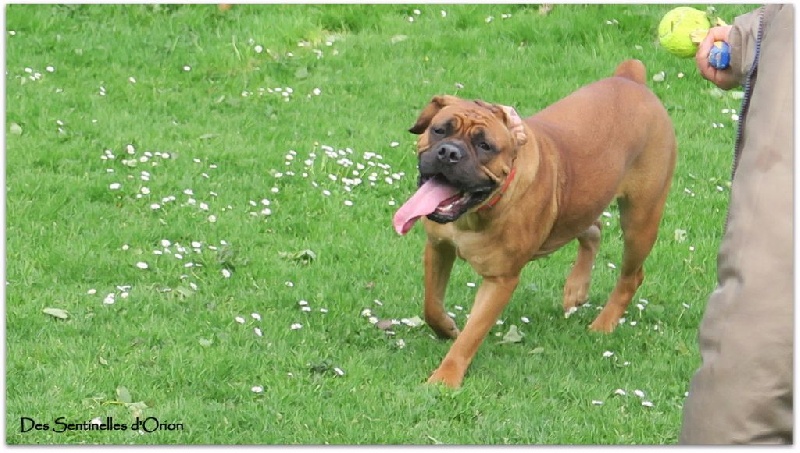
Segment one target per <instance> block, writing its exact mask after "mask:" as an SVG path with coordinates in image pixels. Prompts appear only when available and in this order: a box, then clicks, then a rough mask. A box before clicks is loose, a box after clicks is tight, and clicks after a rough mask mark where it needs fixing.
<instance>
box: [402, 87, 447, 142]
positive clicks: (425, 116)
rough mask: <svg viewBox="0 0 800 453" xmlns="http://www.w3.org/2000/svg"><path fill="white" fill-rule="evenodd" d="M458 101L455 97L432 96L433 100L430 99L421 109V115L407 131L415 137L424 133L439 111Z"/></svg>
mask: <svg viewBox="0 0 800 453" xmlns="http://www.w3.org/2000/svg"><path fill="white" fill-rule="evenodd" d="M458 100H459V99H458V98H457V97H455V96H450V95H444V96H434V97H433V99H431V102H429V103H428V105H426V106H425V108H424V109H422V113H420V114H419V118H417V122H416V123H414V125H413V126H411V128H409V129H408V131H409V132H411V133H412V134H417V135H419V134H421V133H423V132H425V129H427V128H428V126H430V124H431V120H432V119H433V117H434V116H436V114H437V113H438V112H439V110H441V109H443V108H444V107H445V106H447V105H450V104H454V103H456V102H458Z"/></svg>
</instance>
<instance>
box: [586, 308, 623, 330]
mask: <svg viewBox="0 0 800 453" xmlns="http://www.w3.org/2000/svg"><path fill="white" fill-rule="evenodd" d="M606 318H608V317H607V316H606V317H604V316H603V315H602V313H601V315H600V316H598V317H597V319H595V320H594V321H593V322H592V324H591V325H589V330H591V331H593V332H600V333H611V332H613V331H614V329H616V328H617V320H616V319H606Z"/></svg>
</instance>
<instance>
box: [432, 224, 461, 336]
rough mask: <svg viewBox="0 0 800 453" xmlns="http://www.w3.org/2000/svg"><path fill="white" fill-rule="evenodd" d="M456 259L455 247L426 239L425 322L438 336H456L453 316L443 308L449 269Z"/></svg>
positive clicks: (456, 328) (456, 330)
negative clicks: (448, 314)
mask: <svg viewBox="0 0 800 453" xmlns="http://www.w3.org/2000/svg"><path fill="white" fill-rule="evenodd" d="M455 259H456V249H455V246H453V245H452V244H450V243H447V242H444V241H436V242H434V240H432V239H428V242H427V243H426V244H425V257H424V261H425V322H426V323H427V324H428V325H429V326H430V327H431V329H433V331H434V332H436V335H438V336H439V337H440V338H455V337H457V336H458V327H456V323H455V321H453V318H451V317H449V316H447V311H446V310H445V309H444V295H445V293H446V292H447V282H448V281H449V280H450V271H451V270H453V262H454V261H455Z"/></svg>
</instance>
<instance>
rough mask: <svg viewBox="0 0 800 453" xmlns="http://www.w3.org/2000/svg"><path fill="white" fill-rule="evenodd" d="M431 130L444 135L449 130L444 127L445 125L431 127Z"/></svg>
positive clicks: (435, 133)
mask: <svg viewBox="0 0 800 453" xmlns="http://www.w3.org/2000/svg"><path fill="white" fill-rule="evenodd" d="M431 132H433V134H434V135H444V134H445V133H446V132H447V130H446V129H445V128H444V126H433V127H432V128H431Z"/></svg>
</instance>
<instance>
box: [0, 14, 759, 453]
mask: <svg viewBox="0 0 800 453" xmlns="http://www.w3.org/2000/svg"><path fill="white" fill-rule="evenodd" d="M670 7H671V6H663V5H662V6H659V5H648V6H638V5H615V6H604V5H592V6H581V5H568V6H566V5H565V6H562V5H558V6H556V7H555V8H554V9H553V10H552V12H551V13H550V14H549V15H546V16H544V15H540V14H539V13H538V7H537V6H535V5H529V6H516V5H445V6H437V5H422V6H416V7H415V6H413V5H381V6H369V5H368V6H359V5H309V6H296V5H292V6H285V5H264V6H257V5H240V6H235V7H234V8H233V9H231V10H230V11H228V12H226V13H222V12H219V11H218V10H217V8H216V7H215V6H214V5H199V6H188V5H183V6H154V5H135V6H114V5H105V6H103V5H92V6H78V5H70V6H52V5H10V6H8V7H7V9H6V26H7V36H6V71H7V75H6V178H7V179H6V215H7V217H6V219H7V220H6V247H7V248H6V260H7V261H6V262H7V267H6V279H7V286H6V288H5V289H6V322H5V327H6V442H7V443H9V444H51V443H57V444H61V443H67V444H79V443H86V444H95V443H99V444H105V443H113V444H183V443H189V444H322V443H331V444H383V443H389V444H431V443H445V444H663V443H674V442H675V441H676V439H677V435H678V430H679V426H680V417H681V406H682V403H683V399H684V393H685V392H686V391H687V389H688V382H689V379H690V377H691V375H692V373H693V371H694V369H695V368H696V367H697V365H698V363H699V357H698V353H697V348H696V332H697V326H698V324H699V321H700V319H701V316H702V313H703V308H704V304H705V300H706V297H707V295H708V294H709V292H710V291H711V290H712V289H713V286H714V282H715V263H716V261H715V259H716V250H717V247H718V244H719V240H720V236H721V231H722V227H723V222H724V216H725V210H726V206H727V200H728V196H729V189H728V184H729V179H730V163H731V155H732V147H733V139H734V135H735V126H736V125H735V123H734V122H733V121H732V120H731V114H730V113H722V110H723V109H738V108H739V101H738V100H736V99H734V98H732V97H731V96H729V95H728V94H725V95H721V94H720V93H718V92H714V91H713V90H711V85H710V84H708V83H707V82H705V81H704V80H702V79H701V78H700V77H699V76H698V75H697V72H696V70H695V68H694V66H693V61H692V60H679V59H676V58H674V57H671V56H670V55H668V54H666V53H665V52H664V51H663V50H661V49H660V48H659V47H658V45H657V43H656V39H655V29H656V25H657V23H658V20H659V18H660V17H661V15H663V14H664V13H665V12H666V11H667V10H668V9H670ZM416 8H418V9H419V11H420V14H415V13H414V9H416ZM749 9H750V7H748V6H744V5H720V6H719V7H718V11H719V13H720V15H721V16H722V17H724V18H726V19H728V20H729V21H730V20H732V19H733V17H735V16H736V15H738V14H740V13H742V12H745V11H748V10H749ZM442 10H445V11H446V13H447V14H446V17H443V15H442V13H441V11H442ZM504 14H510V15H511V16H510V17H504V16H503V15H504ZM489 16H491V17H493V20H492V21H487V17H489ZM409 18H414V20H413V22H412V21H410V20H409ZM12 31H13V33H12ZM299 42H303V43H306V44H305V45H304V46H299V45H298V43H299ZM257 46H260V47H257ZM258 50H261V52H258ZM290 53H291V54H290ZM290 55H291V56H290ZM631 57H634V58H639V59H641V60H642V61H644V63H645V65H646V66H647V67H648V70H649V75H650V76H652V75H653V74H656V73H658V72H660V71H663V72H664V74H665V80H664V81H663V82H654V81H652V80H651V81H650V82H649V83H648V84H649V86H650V87H651V88H652V89H653V90H654V92H655V93H656V94H657V95H658V96H659V97H660V98H661V99H662V101H663V102H664V104H665V105H666V106H667V108H668V109H669V110H670V112H671V115H672V118H673V121H674V123H675V127H676V131H677V134H678V141H679V152H680V157H679V162H678V169H677V173H676V176H675V179H674V183H673V186H672V192H671V194H670V197H669V199H668V202H667V208H666V212H665V215H664V219H663V222H662V227H661V230H660V233H659V240H658V242H657V244H656V246H655V249H654V250H653V252H652V254H651V256H650V257H649V259H648V261H647V263H646V271H647V278H646V280H645V283H644V285H643V286H642V287H641V289H640V290H639V292H638V293H637V296H636V301H638V300H639V299H640V298H641V299H645V300H646V301H648V303H644V302H641V306H642V307H643V308H644V309H643V310H640V309H639V308H637V307H636V306H635V304H634V305H632V306H631V307H630V309H629V310H628V313H627V315H626V319H627V322H626V323H625V324H624V325H622V326H621V327H620V328H619V329H617V331H616V332H615V333H614V334H612V335H596V334H591V333H589V332H588V331H587V329H586V327H587V325H588V324H589V323H590V322H591V320H592V319H593V317H594V315H595V313H596V310H597V308H598V307H599V306H600V305H602V303H604V302H605V297H606V296H607V295H608V293H609V292H610V291H611V289H612V287H613V285H614V282H615V278H616V276H617V271H616V270H614V269H612V268H611V267H610V266H608V263H618V262H619V257H620V253H621V241H620V234H619V227H618V223H617V215H616V209H615V208H614V207H611V208H609V213H610V214H611V217H612V218H608V219H606V220H608V222H609V226H608V227H606V228H605V230H604V239H603V245H602V247H601V251H600V254H599V255H598V260H597V264H596V269H595V273H594V282H593V287H592V289H591V295H590V297H591V301H590V302H591V305H592V306H590V307H587V308H583V309H581V310H579V311H578V312H577V313H576V314H575V315H573V316H572V317H571V318H569V319H564V317H563V314H562V310H561V288H562V285H563V281H564V277H565V276H566V274H567V271H568V269H569V266H570V264H571V262H572V259H573V257H574V253H575V245H574V244H572V245H569V246H567V247H565V248H564V249H563V250H561V251H559V252H557V253H555V254H554V255H552V256H551V257H549V258H546V259H543V260H540V261H537V262H534V263H532V264H530V265H529V266H528V267H527V268H526V269H525V271H524V273H523V276H522V283H521V284H520V287H519V288H518V290H517V291H516V293H515V294H514V297H513V299H512V302H511V304H510V305H509V307H508V308H507V309H506V311H505V312H504V314H503V316H502V320H503V321H504V324H503V325H499V326H497V327H496V328H495V329H493V331H492V332H491V333H490V336H489V337H488V338H487V340H486V342H485V343H484V345H483V346H482V348H481V349H480V351H479V352H478V355H477V357H476V359H475V361H474V362H473V364H472V366H471V368H470V370H469V372H468V374H467V377H466V380H465V385H464V387H463V388H462V389H460V390H457V391H450V390H445V389H442V388H439V387H431V386H427V385H424V384H423V383H424V381H425V379H426V378H427V376H428V375H429V373H430V372H431V371H432V370H433V369H435V367H436V366H437V365H438V363H439V361H440V360H441V359H442V357H443V356H444V354H445V352H446V351H447V349H448V347H449V346H450V343H449V342H444V341H439V340H435V339H433V338H432V336H431V333H430V331H429V329H428V328H427V327H425V326H424V325H423V326H419V327H408V326H405V325H399V326H396V327H395V328H394V329H393V330H394V333H395V335H394V336H389V335H387V334H386V333H385V332H383V331H381V330H379V329H376V328H375V327H374V326H373V325H372V324H371V323H370V322H369V321H368V318H367V317H366V316H363V314H362V312H363V310H364V309H365V308H369V309H370V310H371V311H372V314H373V315H374V316H377V317H379V318H381V319H396V320H400V319H401V318H413V317H415V316H421V311H422V310H421V299H422V267H421V251H422V245H423V242H424V234H423V232H422V229H421V228H419V227H417V228H415V229H414V230H412V232H411V233H410V234H409V235H408V236H406V237H398V236H397V235H396V233H394V231H393V229H392V227H391V216H392V214H393V212H394V210H395V209H396V208H397V207H398V206H399V203H402V201H404V200H405V199H406V198H407V197H408V196H409V195H410V194H411V193H412V191H413V188H414V186H415V182H416V175H415V173H414V169H415V157H414V140H415V136H413V135H411V134H409V133H407V132H406V129H407V128H408V127H409V126H410V125H411V124H412V123H413V122H414V120H415V118H416V116H417V113H418V112H419V109H420V108H421V107H422V106H424V105H425V103H426V102H427V101H428V100H429V99H430V97H431V96H433V95H434V94H443V93H448V94H458V95H460V96H463V97H466V98H481V99H485V100H488V101H491V102H498V103H505V104H510V105H514V106H515V107H516V108H517V110H518V111H519V112H520V114H523V115H529V114H532V113H534V112H536V111H537V110H539V109H541V108H543V107H545V106H547V105H548V104H550V103H552V102H554V101H556V100H558V99H559V98H561V97H563V96H564V95H566V94H568V93H569V92H571V91H572V90H574V89H576V88H578V87H579V86H581V85H584V84H587V83H590V82H592V81H594V80H596V79H598V78H602V77H605V76H608V75H610V74H611V73H612V72H613V70H614V68H615V67H616V65H617V63H619V62H620V61H621V60H623V59H626V58H631ZM48 67H51V68H52V72H51V71H48V69H47V68H48ZM37 73H38V74H39V75H36V74H37ZM680 74H684V76H683V77H681V76H680ZM131 78H132V79H131ZM277 88H281V91H280V92H279V91H276V89H277ZM288 88H291V94H289V95H288V96H287V95H284V94H283V93H286V92H287V89H288ZM315 89H317V90H318V91H316V92H315ZM315 93H319V94H315ZM713 124H722V125H724V127H722V128H720V127H713ZM128 145H132V147H131V148H128ZM107 150H108V153H107V152H106V151H107ZM129 150H130V152H131V153H132V154H130V153H129ZM157 152H158V155H156V153H157ZM147 153H149V154H147ZM162 153H168V157H166V158H165V157H164V154H162ZM108 154H112V155H113V156H114V157H113V158H108ZM329 154H335V155H329ZM287 155H291V157H290V158H287ZM103 156H106V159H103V158H102V157H103ZM148 157H149V159H145V158H148ZM142 160H146V161H142ZM353 170H357V171H359V175H358V177H359V178H361V182H360V184H353V183H352V181H349V180H346V178H350V179H353V178H356V176H354V174H353ZM143 171H146V172H149V175H150V178H149V180H147V181H144V180H142V172H143ZM373 173H374V176H372V179H374V181H372V180H371V179H370V177H371V175H372V174H373ZM331 175H332V176H331ZM392 175H394V176H395V177H394V178H392ZM333 177H335V178H336V180H333V179H332V178H333ZM387 177H388V178H390V180H391V181H392V183H391V184H389V183H388V182H387V181H386V180H385V178H387ZM373 182H374V184H373ZM114 183H119V184H121V187H120V188H119V189H117V190H111V189H110V185H111V184H114ZM145 187H146V188H147V189H144V188H145ZM348 188H349V189H350V190H349V191H348V190H347V189H348ZM187 190H190V191H191V195H189V194H187V193H186V192H185V191H187ZM323 191H329V192H325V193H328V195H325V194H324V193H323ZM145 192H146V193H145ZM170 197H174V199H172V198H170ZM264 199H267V200H269V206H265V205H262V200H264ZM191 200H194V202H192V201H191ZM153 203H157V204H159V205H160V207H159V208H158V209H153V208H152V207H151V205H152V204H153ZM253 204H255V205H256V206H253ZM265 207H268V208H269V209H270V214H269V215H265V214H263V213H262V210H263V209H264V208H265ZM210 215H213V216H215V221H213V222H212V221H210V220H209V216H210ZM676 230H684V231H685V232H686V239H685V241H679V240H678V239H677V236H676ZM162 240H168V241H169V242H170V245H169V246H168V247H166V249H167V250H166V251H165V247H164V246H163V245H162V243H161V242H162ZM193 241H196V242H199V243H200V244H199V247H194V246H193V245H192V242H193ZM195 245H198V244H195ZM181 248H184V249H185V250H183V251H182V252H181ZM154 250H160V251H162V253H163V254H162V255H155V254H154V253H153V251H154ZM303 250H311V251H312V252H313V253H314V254H315V256H316V258H315V259H313V260H312V261H311V262H310V263H308V264H303V263H302V262H299V261H297V260H293V259H290V257H289V258H287V257H286V256H285V255H284V254H282V252H285V253H289V254H293V253H296V252H300V251H303ZM176 253H181V254H182V255H183V257H182V258H181V259H176V257H175V254H176ZM139 262H144V263H147V265H148V268H147V269H140V268H138V267H137V263H139ZM187 263H194V266H193V267H186V265H187ZM223 272H230V278H226V277H225V276H224V275H223ZM289 282H291V283H289ZM468 283H478V284H479V279H478V277H477V276H476V275H475V274H474V273H473V271H472V270H471V269H470V268H469V267H468V266H467V265H466V264H464V263H459V264H457V266H456V268H455V270H454V272H453V278H452V280H451V285H450V288H449V294H448V301H447V302H448V309H449V310H450V311H452V312H453V313H454V314H455V316H456V319H457V321H458V322H459V324H462V325H463V322H464V319H465V314H466V313H467V312H468V311H469V307H470V306H471V304H472V298H473V297H474V294H475V288H474V287H472V286H469V285H468ZM90 290H94V291H96V293H94V294H89V291H90ZM110 293H113V294H115V295H116V296H115V299H114V303H113V304H105V303H104V302H103V301H104V299H105V298H106V297H107V295H108V294H110ZM123 293H126V294H123ZM125 295H127V297H123V296H125ZM300 301H306V302H307V306H308V307H310V308H311V311H308V312H306V311H302V306H303V305H301V303H300ZM376 301H379V302H380V303H381V304H379V303H378V302H376ZM457 306H458V307H457ZM47 307H53V308H60V309H63V310H66V311H67V312H68V313H69V318H68V319H57V318H55V317H52V316H49V315H47V314H44V313H43V312H42V310H43V309H44V308H47ZM460 307H463V308H460ZM321 309H325V310H327V312H323V311H321ZM251 313H257V314H258V315H260V320H258V319H255V318H253V317H252V316H251ZM237 317H241V319H240V321H243V323H240V322H239V321H237V320H236V318H237ZM522 317H527V318H528V319H529V321H530V322H529V323H525V322H523V321H522V319H521V318H522ZM634 322H635V325H634ZM295 323H300V324H302V328H300V329H292V328H291V326H292V325H293V324H295ZM512 324H513V325H516V326H518V327H519V329H520V330H521V332H523V333H524V334H525V336H524V338H523V341H522V342H520V343H512V344H502V343H501V342H500V340H501V337H502V335H503V334H504V333H505V332H507V331H508V329H509V326H510V325H512ZM255 328H258V329H260V331H261V333H262V335H261V336H259V335H257V334H256V331H255ZM400 340H402V342H401V341H400ZM605 351H611V352H613V355H612V356H610V357H605V356H604V352H605ZM337 369H339V370H341V371H342V372H343V373H344V375H342V376H340V375H338V374H337V371H336V370H337ZM254 386H260V387H263V392H260V393H259V392H254V391H253V387H254ZM616 389H623V390H625V391H626V393H627V395H626V396H620V395H616V394H615V393H614V392H615V390H616ZM634 390H642V391H644V392H645V394H646V395H645V398H644V399H645V400H647V401H651V402H652V403H653V407H645V406H642V404H641V401H642V399H641V398H639V397H638V396H635V395H634ZM593 400H597V401H602V402H603V404H602V405H596V404H593ZM137 402H143V403H144V405H141V404H140V405H135V404H131V403H137ZM135 415H140V416H141V417H142V418H145V417H156V418H157V419H158V420H160V421H161V422H167V423H181V424H183V429H182V430H179V431H166V430H162V431H157V432H152V433H140V432H137V431H135V430H125V431H122V430H118V431H90V432H87V431H67V432H56V430H57V429H58V425H57V424H56V422H55V420H56V419H57V418H59V417H63V420H65V421H67V422H71V423H82V422H86V421H89V420H91V419H93V418H96V417H99V418H101V419H105V417H113V420H114V422H116V423H125V424H130V423H131V422H132V421H133V419H134V418H133V417H134V416H135ZM22 417H30V418H32V419H35V420H36V421H37V422H39V423H48V424H50V428H51V429H50V430H46V431H35V430H32V431H30V432H21V430H20V419H21V418H22Z"/></svg>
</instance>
